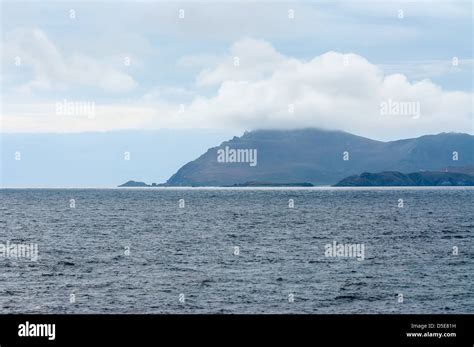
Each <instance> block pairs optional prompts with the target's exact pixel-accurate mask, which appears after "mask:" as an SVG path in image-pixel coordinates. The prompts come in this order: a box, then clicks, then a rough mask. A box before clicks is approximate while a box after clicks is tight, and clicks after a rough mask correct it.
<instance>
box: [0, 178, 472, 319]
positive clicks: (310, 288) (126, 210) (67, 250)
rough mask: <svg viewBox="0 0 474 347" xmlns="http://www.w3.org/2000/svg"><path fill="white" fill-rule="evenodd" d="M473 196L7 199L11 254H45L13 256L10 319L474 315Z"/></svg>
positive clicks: (162, 191) (238, 193)
mask: <svg viewBox="0 0 474 347" xmlns="http://www.w3.org/2000/svg"><path fill="white" fill-rule="evenodd" d="M473 196H474V189H472V188H462V187H461V188H404V189H402V188H398V189H394V188H378V189H377V188H376V189H374V188H372V189H369V188H367V189H364V188H305V189H298V188H293V189H285V188H280V189H268V188H267V189H255V188H239V189H217V188H216V189H192V188H189V189H170V188H156V189H154V188H145V189H1V190H0V244H1V243H3V244H6V243H7V242H10V244H11V243H16V244H31V243H33V244H37V246H38V254H39V256H38V259H37V261H32V260H31V259H28V258H15V257H11V256H9V257H6V256H3V257H0V266H1V272H0V308H1V313H336V314H338V313H474V213H473V212H474V209H473ZM71 199H73V200H74V201H71ZM180 199H184V207H180V203H179V200H180ZM290 199H293V202H294V207H293V208H290V207H289V203H290ZM399 199H402V200H403V202H402V204H403V207H400V206H401V200H399ZM71 206H73V207H71ZM181 206H183V205H182V202H181ZM334 241H335V242H337V243H342V244H347V243H350V244H359V245H361V244H363V245H364V252H365V254H364V259H363V260H358V259H357V258H354V257H328V256H326V252H325V249H326V245H328V244H333V242H334Z"/></svg>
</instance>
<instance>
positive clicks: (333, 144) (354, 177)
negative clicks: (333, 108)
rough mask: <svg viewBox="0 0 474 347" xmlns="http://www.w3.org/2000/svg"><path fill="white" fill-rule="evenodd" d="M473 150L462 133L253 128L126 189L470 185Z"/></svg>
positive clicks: (473, 139)
mask: <svg viewBox="0 0 474 347" xmlns="http://www.w3.org/2000/svg"><path fill="white" fill-rule="evenodd" d="M473 148H474V136H473V135H469V134H462V133H441V134H437V135H424V136H420V137H417V138H411V139H402V140H396V141H387V142H384V141H377V140H372V139H368V138H365V137H361V136H357V135H353V134H350V133H347V132H343V131H336V130H322V129H315V128H306V129H295V130H255V131H250V132H245V133H244V134H243V135H242V136H240V137H237V136H234V137H233V138H232V139H230V140H228V141H224V142H223V143H221V144H220V145H219V146H216V147H212V148H209V149H208V150H207V151H206V152H205V153H203V154H202V155H201V156H199V157H198V158H197V159H195V160H193V161H190V162H188V163H187V164H185V165H183V166H182V167H181V168H180V169H179V170H178V171H177V172H176V173H175V174H174V175H172V176H171V177H170V178H169V179H168V180H167V181H166V182H165V183H160V184H156V183H152V184H151V185H148V184H146V183H144V182H136V181H129V182H126V183H124V184H122V185H121V187H210V186H212V187H262V186H263V187H292V186H298V187H301V186H303V187H311V186H330V185H333V186H338V187H340V186H357V185H359V186H362V185H366V186H377V185H381V186H387V185H402V186H418V185H435V186H439V185H472V183H471V182H472V178H471V177H469V176H473V175H474V151H473ZM458 174H460V175H458ZM370 175H375V176H370ZM463 175H467V176H463Z"/></svg>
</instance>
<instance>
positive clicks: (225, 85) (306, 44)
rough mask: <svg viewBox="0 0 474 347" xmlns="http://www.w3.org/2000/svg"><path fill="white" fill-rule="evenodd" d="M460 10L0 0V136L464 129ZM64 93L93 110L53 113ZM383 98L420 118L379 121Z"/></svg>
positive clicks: (395, 134)
mask: <svg viewBox="0 0 474 347" xmlns="http://www.w3.org/2000/svg"><path fill="white" fill-rule="evenodd" d="M472 6H473V5H472V2H471V1H469V0H466V1H447V0H445V1H383V2H382V3H380V1H379V2H375V1H344V2H343V1H336V0H331V1H312V2H277V1H262V2H258V3H254V2H252V3H250V2H243V3H242V2H241V3H237V2H235V1H234V2H225V1H218V2H209V1H193V2H183V3H174V2H173V3H171V2H151V1H145V2H118V3H116V2H107V1H99V2H89V1H82V2H70V1H60V2H58V1H56V2H41V3H39V2H17V1H4V2H2V31H3V33H2V34H3V35H2V39H1V40H2V42H1V46H2V70H3V71H2V74H1V82H2V99H3V112H2V131H3V132H5V133H25V132H26V133H71V132H95V131H112V130H132V129H198V128H210V129H222V130H225V131H226V133H228V132H229V131H231V132H234V131H235V134H236V135H240V134H241V132H242V131H243V130H252V129H258V128H297V127H307V126H315V127H322V128H330V129H341V130H345V131H348V132H351V133H355V134H358V135H363V136H367V137H371V138H374V139H380V140H391V139H398V138H407V137H413V136H419V135H423V134H429V133H439V132H443V131H456V132H467V133H473V104H472V103H473V85H472V78H473V55H472V24H473V10H472ZM180 17H184V18H180ZM453 58H455V61H456V63H454V64H453ZM64 100H67V101H69V102H79V103H93V104H94V107H95V108H94V111H95V114H94V117H88V116H85V115H84V114H80V112H79V114H76V115H72V116H71V115H65V114H58V112H57V104H58V103H63V102H64ZM388 100H391V101H393V102H415V103H417V104H418V105H419V107H420V116H419V117H408V116H404V115H389V116H383V115H381V111H380V110H381V103H383V102H387V101H388Z"/></svg>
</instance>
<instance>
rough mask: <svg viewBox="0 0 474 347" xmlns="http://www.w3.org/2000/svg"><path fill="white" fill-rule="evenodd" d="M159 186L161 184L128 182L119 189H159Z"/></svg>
mask: <svg viewBox="0 0 474 347" xmlns="http://www.w3.org/2000/svg"><path fill="white" fill-rule="evenodd" d="M161 185H162V184H156V183H152V184H151V185H150V184H146V183H145V182H137V181H128V182H125V183H124V184H121V185H119V187H159V186H161Z"/></svg>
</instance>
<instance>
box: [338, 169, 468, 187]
mask: <svg viewBox="0 0 474 347" xmlns="http://www.w3.org/2000/svg"><path fill="white" fill-rule="evenodd" d="M380 186H382V187H388V186H390V187H396V186H403V187H409V186H417V187H420V186H474V176H473V175H467V174H463V173H456V172H414V173H409V174H403V173H401V172H397V171H386V172H380V173H370V172H364V173H362V174H360V175H353V176H350V177H347V178H344V179H343V180H341V181H339V182H338V183H336V184H335V185H334V187H380Z"/></svg>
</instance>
